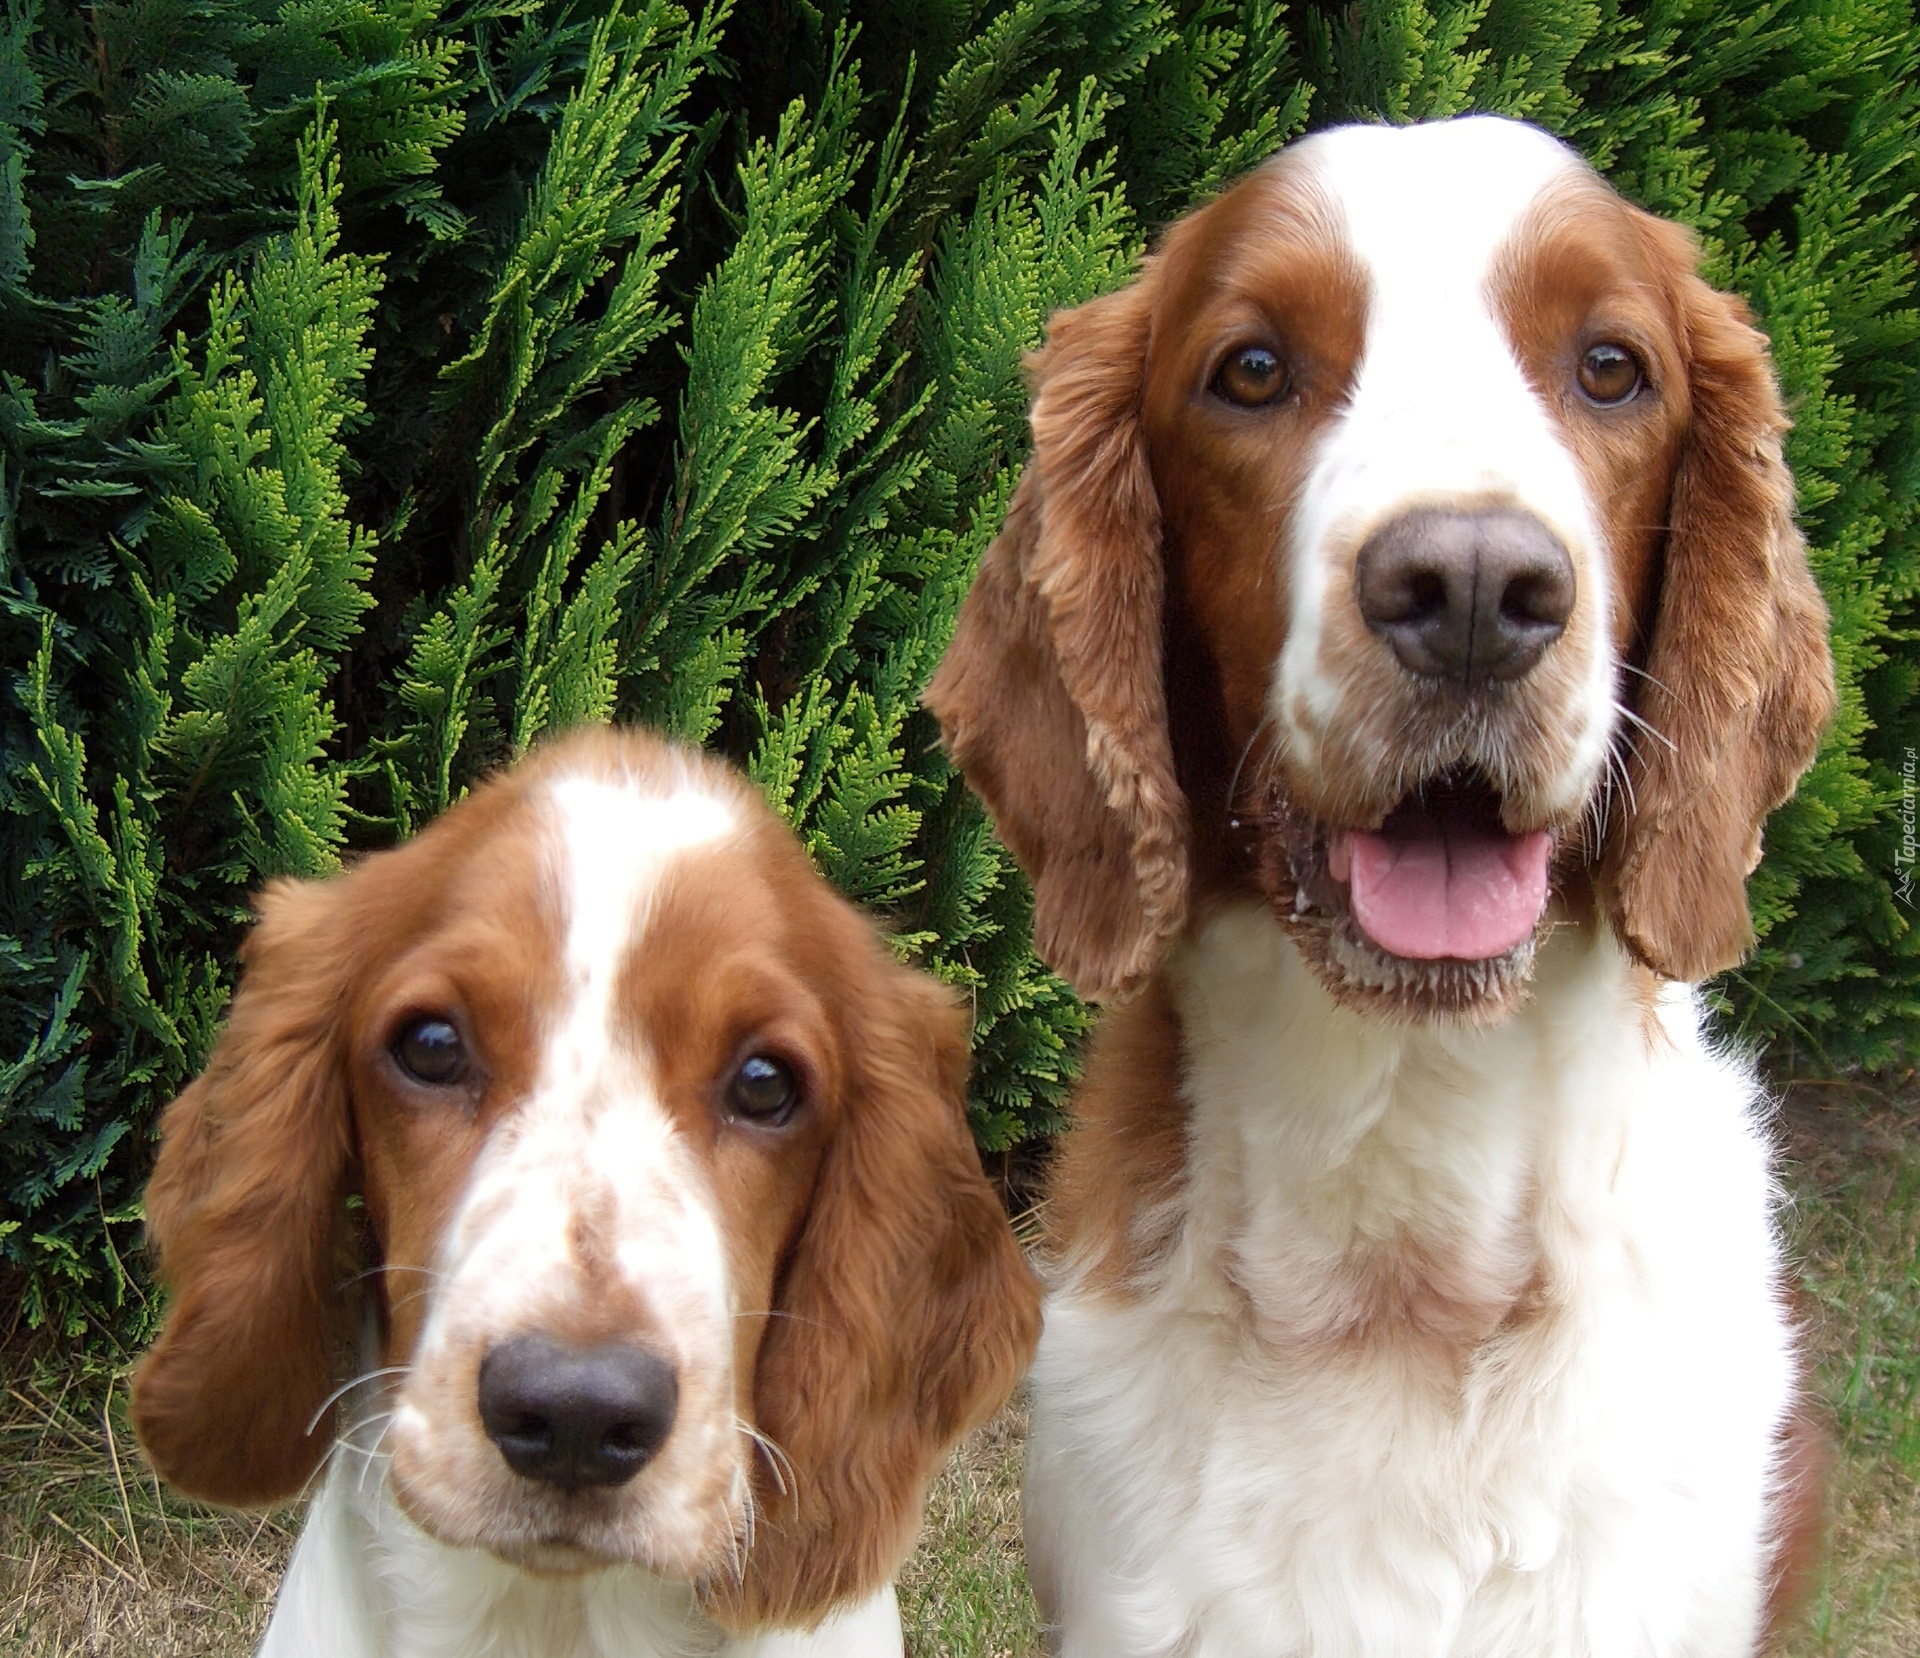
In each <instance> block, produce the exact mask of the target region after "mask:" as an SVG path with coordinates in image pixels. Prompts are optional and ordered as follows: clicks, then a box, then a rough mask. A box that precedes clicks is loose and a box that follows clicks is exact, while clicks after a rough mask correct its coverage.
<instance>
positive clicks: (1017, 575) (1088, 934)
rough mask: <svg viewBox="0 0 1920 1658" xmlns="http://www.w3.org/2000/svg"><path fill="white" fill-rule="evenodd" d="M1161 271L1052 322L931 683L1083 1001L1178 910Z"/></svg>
mask: <svg viewBox="0 0 1920 1658" xmlns="http://www.w3.org/2000/svg"><path fill="white" fill-rule="evenodd" d="M1154 280H1155V278H1154V273H1153V270H1152V268H1151V266H1149V268H1148V270H1147V271H1146V272H1145V274H1143V275H1142V276H1141V277H1140V278H1139V280H1137V281H1136V282H1134V283H1133V284H1132V285H1131V286H1130V287H1127V288H1123V289H1122V290H1120V292H1118V293H1116V294H1110V295H1108V296H1107V297H1106V298H1104V299H1097V300H1093V301H1091V302H1089V303H1088V304H1085V305H1082V306H1080V307H1079V308H1078V309H1076V310H1073V311H1067V312H1063V313H1062V314H1060V315H1059V316H1056V317H1055V318H1054V319H1053V322H1052V325H1051V327H1050V329H1049V332H1048V339H1047V344H1046V346H1045V348H1044V349H1043V350H1041V351H1040V352H1039V353H1038V354H1037V355H1036V356H1035V357H1034V359H1033V361H1032V370H1033V375H1034V380H1035V384H1036V388H1037V390H1036V395H1035V398H1034V404H1033V415H1032V421H1033V440H1034V450H1033V458H1032V460H1031V461H1030V462H1029V463H1028V466H1027V471H1026V475H1025V477H1023V478H1022V479H1021V481H1020V487H1019V488H1018V490H1016V491H1015V493H1014V497H1013V504H1012V506H1011V508H1010V509H1009V511H1008V513H1007V520H1006V524H1005V526H1004V527H1003V528H1002V530H1001V531H1000V534H999V536H998V538H997V539H996V540H995V541H994V543H993V545H992V546H991V547H989V548H988V549H987V553H986V556H985V558H983V559H982V560H981V563H980V572H979V575H978V576H977V577H976V578H975V580H974V584H973V590H972V591H971V592H970V593H969V594H968V596H967V600H966V603H965V605H964V606H963V607H962V609H961V612H960V620H959V624H958V626H957V627H956V628H955V630H954V635H953V643H952V644H951V645H950V646H949V647H948V650H947V654H946V658H945V660H944V661H942V663H941V664H940V669H939V671H938V672H937V673H936V674H935V675H934V678H933V682H932V684H930V685H929V686H928V687H927V696H926V701H927V706H928V707H929V708H931V709H932V710H933V712H934V713H935V715H937V716H938V718H939V720H940V725H941V729H942V731H943V732H944V734H945V737H946V743H947V748H948V751H949V752H950V753H951V754H952V755H953V757H954V760H955V761H956V763H957V764H958V765H959V766H960V768H961V770H962V771H963V772H965V774H966V777H967V781H968V782H969V783H971V784H972V785H973V787H974V788H975V789H976V790H977V791H978V792H979V794H980V796H981V798H982V799H984V800H985V801H986V803H987V806H988V809H989V810H990V811H991V812H992V813H993V817H994V822H995V824H996V826H997V827H998V828H999V831H1000V834H1001V837H1002V838H1003V839H1004V840H1005V841H1006V843H1007V845H1008V846H1009V847H1010V848H1011V849H1012V851H1013V855H1014V856H1015V857H1016V858H1018V859H1019V860H1020V863H1021V865H1022V867H1023V868H1024V869H1025V870H1026V872H1027V874H1028V875H1029V877H1031V879H1032V881H1033V885H1034V943H1035V946H1036V948H1037V949H1038V950H1039V952H1040V955H1041V956H1042V957H1043V958H1044V959H1045V960H1046V961H1047V962H1048V963H1050V964H1051V965H1052V966H1053V967H1054V968H1055V969H1056V970H1057V971H1058V972H1059V973H1061V974H1062V975H1063V976H1064V977H1065V978H1066V979H1067V980H1068V981H1069V982H1070V983H1072V985H1073V986H1074V988H1075V989H1076V990H1078V991H1079V992H1080V993H1081V994H1082V995H1083V996H1087V997H1092V998H1103V997H1122V996H1125V995H1127V994H1128V993H1130V992H1131V991H1133V990H1135V989H1137V988H1138V986H1139V985H1140V984H1141V983H1142V982H1143V981H1144V980H1145V978H1146V977H1147V975H1148V974H1149V973H1150V972H1151V971H1152V970H1153V968H1154V965H1155V964H1156V963H1157V961H1158V960H1159V958H1160V955H1161V953H1162V951H1163V950H1164V949H1165V947H1166V945H1167V943H1168V942H1169V940H1171V939H1172V938H1173V937H1175V936H1176V935H1177V934H1178V933H1179V931H1180V929H1181V928H1182V926H1183V925H1184V924H1185V921H1186V910H1187V860H1188V840H1187V806H1186V801H1185V799H1184V798H1183V797H1182V795H1181V793H1180V788H1179V785H1178V783H1177V782H1176V781H1175V778H1174V768H1173V752H1172V747H1171V744H1170V742H1169V739H1168V734H1167V707H1166V689H1165V677H1164V673H1163V663H1162V654H1163V642H1162V635H1161V611H1162V586H1163V582H1164V575H1163V569H1162V564H1161V557H1160V508H1159V502H1158V500H1157V499H1156V497H1155V494H1154V488H1153V477H1152V473H1151V471H1150V470H1149V467H1148V463H1147V454H1146V446H1145V442H1144V439H1143V437H1142V435H1141V430H1140V396H1141V378H1142V373H1143V368H1144V364H1145V360H1146V352H1147V331H1148V320H1149V315H1150V311H1151V306H1152V293H1153V285H1154Z"/></svg>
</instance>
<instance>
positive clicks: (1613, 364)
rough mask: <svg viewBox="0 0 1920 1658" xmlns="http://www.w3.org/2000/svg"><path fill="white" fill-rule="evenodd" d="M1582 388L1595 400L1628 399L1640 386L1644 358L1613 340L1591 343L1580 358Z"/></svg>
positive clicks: (1619, 401)
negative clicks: (1640, 358)
mask: <svg viewBox="0 0 1920 1658" xmlns="http://www.w3.org/2000/svg"><path fill="white" fill-rule="evenodd" d="M1579 379H1580V389H1581V390H1582V391H1583V392H1585V393H1586V394H1587V397H1588V398H1589V399H1590V400H1591V401H1592V402H1595V403H1624V402H1626V400H1627V399H1628V398H1629V397H1631V396H1633V394H1634V393H1635V392H1637V391H1638V390H1639V389H1640V360H1639V359H1638V358H1637V357H1635V356H1634V354H1633V353H1632V352H1631V351H1629V350H1628V349H1627V348H1626V347H1625V346H1624V345H1615V344H1614V343H1613V342H1612V341H1611V340H1606V341H1603V342H1602V343H1601V344H1599V345H1593V346H1588V347H1587V354H1586V356H1584V357H1582V358H1581V359H1580V373H1579Z"/></svg>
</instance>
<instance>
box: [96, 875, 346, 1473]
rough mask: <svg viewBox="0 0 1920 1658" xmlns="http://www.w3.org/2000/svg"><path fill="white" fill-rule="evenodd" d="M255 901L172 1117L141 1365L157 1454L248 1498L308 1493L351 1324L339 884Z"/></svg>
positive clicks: (276, 887)
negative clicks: (229, 983) (343, 1225)
mask: <svg viewBox="0 0 1920 1658" xmlns="http://www.w3.org/2000/svg"><path fill="white" fill-rule="evenodd" d="M259 911H260V921H259V924H258V925H257V926H256V927H255V929H254V931H253V934H252V936H251V937H250V938H249V939H248V940H247V943H246V946H245V948H244V950H243V952H242V956H243V960H244V961H245V963H246V970H245V974H244V976H243V978H242V980H241V983H240V988H239V990H238V991H237V992H236V994H235V996H234V1001H233V1009H232V1013H231V1015H230V1016H229V1018H228V1020H227V1027H226V1030H225V1032H224V1033H223V1034H222V1035H221V1037H220V1041H219V1043H218V1045H217V1046H216V1047H215V1049H214V1051H213V1058H212V1059H211V1060H210V1061H209V1062H208V1064H207V1068H206V1070H205V1072H204V1073H203V1074H202V1075H201V1076H200V1078H199V1080H198V1081H196V1082H195V1083H193V1084H192V1086H190V1087H189V1088H188V1089H187V1090H186V1092H185V1093H183V1094H182V1095H181V1096H180V1097H179V1098H178V1099H177V1100H175V1101H174V1102H173V1104H172V1105H170V1106H168V1107H167V1110H166V1112H165V1114H164V1115H163V1116H162V1118H161V1121H160V1156H159V1160H158V1162H157V1163H156V1164H155V1166H154V1171H153V1179H152V1181H151V1182H150V1183H149V1184H148V1186H147V1195H146V1208H147V1231H148V1236H149V1239H150V1241H151V1243H152V1245H153V1248H154V1250H155V1253H156V1255H157V1258H158V1266H159V1276H160V1281H161V1283H162V1284H163V1285H164V1286H165V1288H166V1289H167V1291H168V1293H169V1297H170V1305H169V1306H168V1309H167V1315H166V1323H165V1325H164V1327H163V1328H162V1329H161V1332H160V1336H159V1339H158V1340H157V1341H156V1342H155V1343H154V1344H153V1347H152V1349H151V1350H150V1351H149V1352H148V1353H147V1355H146V1356H145V1357H144V1358H143V1359H142V1360H141V1361H140V1364H139V1367H138V1369H136V1370H135V1372H134V1378H133V1420H134V1426H135V1428H136V1430H137V1431H138V1433H139V1436H140V1442H141V1444H142V1445H144V1446H145V1447H146V1451H147V1455H148V1456H149V1457H151V1458H152V1460H153V1465H154V1467H155V1468H157V1469H158V1470H159V1471H160V1473H161V1475H162V1476H163V1477H164V1478H165V1479H166V1480H167V1481H168V1483H170V1484H172V1485H174V1486H176V1487H177V1488H178V1489H180V1490H181V1491H183V1492H186V1493H187V1494H188V1495H190V1496H195V1497H204V1498H207V1499H209V1500H211V1501H214V1502H222V1503H236V1504H243V1505H244V1504H254V1503H266V1502H273V1501H276V1500H278V1499H280V1498H283V1497H290V1496H292V1495H294V1494H295V1493H297V1492H298V1491H299V1490H300V1488H301V1486H302V1484H303V1483H304V1482H305V1481H306V1479H307V1476H308V1475H309V1474H311V1473H312V1472H313V1469H314V1467H315V1465H316V1464H317V1463H318V1462H319V1460H320V1457H321V1455H322V1453H323V1452H324V1451H325V1450H326V1449H327V1447H328V1446H329V1445H331V1444H332V1443H333V1430H332V1425H331V1424H332V1418H331V1413H330V1412H328V1413H326V1414H325V1415H322V1406H323V1405H324V1404H325V1402H326V1399H327V1394H328V1390H329V1389H330V1388H331V1386H332V1384H333V1370H334V1358H335V1355H336V1353H337V1351H338V1349H339V1344H340V1342H341V1339H342V1337H343V1335H344V1334H345V1332H344V1331H343V1329H342V1327H341V1326H342V1318H343V1314H342V1311H341V1306H340V1301H339V1297H338V1295H337V1293H336V1289H335V1284H334V1278H335V1273H336V1260H335V1253H336V1224H337V1219H338V1216H339V1214H340V1210H341V1206H342V1201H343V1191H342V1183H343V1179H344V1173H345V1170H346V1167H347V1161H348V1155H349V1150H350V1146H351V1127H350V1123H349V1114H348V1104H347V1098H346V1091H345V1085H344V1082H343V1080H342V1074H341V1068H340V1064H339V1060H338V1058H337V1056H336V1054H335V1052H334V1037H333V1025H334V1020H335V1018H336V1016H337V1012H338V985H339V983H340V982H341V981H342V979H343V977H344V973H345V963H344V959H343V956H344V952H343V947H342V941H341V939H340V938H339V936H338V935H339V933H340V931H341V929H339V928H338V927H337V926H335V925H334V924H333V920H334V914H335V906H334V903H333V900H332V895H331V893H330V891H329V887H328V886H327V885H323V884H320V883H314V884H302V883H298V882H294V881H277V882H275V883H274V884H273V885H272V886H270V887H269V888H268V889H267V890H266V891H265V892H264V893H263V894H262V895H261V897H260V900H259ZM316 1418H318V1420H317V1421H316Z"/></svg>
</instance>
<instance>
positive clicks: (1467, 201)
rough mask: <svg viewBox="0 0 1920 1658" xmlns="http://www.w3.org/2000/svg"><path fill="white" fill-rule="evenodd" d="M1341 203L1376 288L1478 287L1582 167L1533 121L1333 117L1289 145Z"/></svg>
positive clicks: (1291, 154) (1293, 162) (1295, 162)
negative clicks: (1413, 122) (1393, 123)
mask: <svg viewBox="0 0 1920 1658" xmlns="http://www.w3.org/2000/svg"><path fill="white" fill-rule="evenodd" d="M1284 158H1285V162H1286V165H1287V166H1288V167H1289V168H1293V169H1299V170H1300V171H1301V172H1302V173H1303V174H1304V175H1305V176H1306V177H1308V178H1311V179H1312V181H1313V182H1314V184H1315V185H1316V186H1317V187H1318V190H1319V192H1320V193H1321V194H1322V195H1323V197H1324V198H1325V199H1326V200H1327V201H1328V202H1329V203H1330V204H1332V205H1333V206H1334V207H1335V208H1336V209H1337V211H1338V215H1339V217H1340V219H1341V221H1342V229H1343V231H1344V234H1345V240H1346V243H1347V246H1348V248H1349V249H1350V251H1351V252H1352V253H1353V254H1354V255H1355V256H1356V257H1357V258H1358V259H1359V260H1360V261H1361V262H1362V263H1363V264H1364V265H1365V266H1366V268H1367V271H1368V275H1369V276H1370V278H1371V279H1372V286H1373V288H1374V290H1375V292H1376V293H1381V292H1383V291H1392V290H1396V289H1401V288H1403V287H1413V288H1416V289H1418V290H1419V291H1420V292H1422V293H1425V294H1429V295H1434V296H1436V297H1437V296H1439V295H1442V294H1444V293H1446V292H1448V291H1450V290H1455V289H1458V288H1465V289H1467V290H1468V291H1476V292H1477V291H1479V290H1480V289H1481V288H1482V286H1483V284H1484V283H1485V280H1486V277H1487V275H1488V273H1489V271H1490V270H1491V268H1492V266H1493V263H1494V260H1495V259H1496V257H1497V256H1498V254H1499V253H1500V251H1501V249H1502V248H1503V247H1504V246H1505V245H1506V244H1507V242H1508V240H1509V238H1510V237H1511V236H1512V235H1513V233H1514V231H1515V230H1516V229H1517V228H1518V226H1519V225H1520V224H1521V222H1522V221H1523V220H1524V219H1525V217H1526V216H1527V213H1528V211H1529V209H1530V208H1532V206H1533V205H1534V203H1535V202H1536V201H1538V200H1539V198H1540V196H1541V194H1542V193H1543V192H1544V191H1546V190H1547V189H1549V188H1550V187H1551V186H1553V185H1555V184H1557V183H1560V182H1562V181H1564V180H1567V179H1569V178H1572V177H1579V176H1582V175H1585V174H1586V173H1587V168H1586V165H1585V163H1584V162H1583V161H1581V159H1580V158H1579V156H1577V155H1576V154H1575V153H1574V152H1573V151H1572V150H1570V149H1568V148H1567V147H1566V146H1565V145H1564V144H1562V143H1560V141H1559V140H1558V139H1556V138H1553V137H1551V136H1550V135H1549V134H1547V133H1544V132H1542V131H1541V130H1540V129H1539V128H1537V127H1530V126H1526V125H1524V124H1522V123H1521V122H1518V121H1508V120H1503V119H1501V118H1499V117H1497V116H1470V117H1466V118H1464V119H1461V120H1455V121H1439V122H1432V123H1429V124H1426V125H1421V126H1409V127H1387V126H1366V127H1336V128H1332V129H1330V130H1328V131H1325V132H1320V133H1316V134H1314V135H1313V136H1312V137H1311V138H1306V139H1303V140H1302V141H1301V142H1300V143H1298V144H1296V145H1294V146H1292V147H1291V148H1290V149H1289V150H1287V151H1285V152H1284Z"/></svg>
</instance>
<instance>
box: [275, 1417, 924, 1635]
mask: <svg viewBox="0 0 1920 1658" xmlns="http://www.w3.org/2000/svg"><path fill="white" fill-rule="evenodd" d="M901 1652H902V1647H901V1639H900V1613H899V1607H898V1604H897V1602H896V1601H895V1599H894V1593H893V1589H892V1586H891V1585H889V1586H888V1587H887V1588H885V1589H882V1590H881V1591H880V1592H879V1593H878V1594H876V1595H874V1596H872V1597H871V1598H870V1599H868V1600H866V1601H863V1602H862V1603H861V1604H860V1605H858V1606H854V1607H849V1608H847V1609H845V1610H844V1611H841V1612H838V1613H836V1614H835V1615H834V1616H832V1617H830V1618H828V1619H827V1620H826V1621H825V1622H824V1623H822V1624H821V1625H820V1627H819V1628H818V1629H816V1630H813V1631H811V1632H800V1631H773V1632H769V1633H766V1634H762V1635H755V1636H748V1637H746V1638H745V1639H741V1640H730V1639H728V1638H727V1637H726V1636H725V1635H724V1634H723V1633H722V1632H721V1631H720V1630H719V1629H718V1628H716V1627H715V1626H714V1624H713V1623H712V1622H710V1621H709V1620H708V1619H706V1618H705V1617H703V1616H701V1614H700V1613H699V1611H698V1610H697V1609H696V1608H695V1606H694V1604H693V1596H692V1594H691V1592H690V1591H689V1590H688V1589H687V1587H686V1586H685V1585H684V1584H675V1583H667V1582H664V1581H662V1580H661V1579H660V1578H657V1577H654V1576H651V1575H650V1574H648V1573H646V1572H643V1571H640V1570H638V1569H637V1568H633V1567H619V1568H614V1569H611V1570H608V1571H605V1572H600V1573H596V1574H592V1575H589V1576H585V1577H572V1578H551V1577H549V1578H540V1577H533V1576H530V1575H528V1574H526V1573H524V1572H519V1571H516V1570H515V1569H514V1568H513V1567H511V1566H508V1565H506V1564H505V1563H504V1562H502V1561H499V1560H496V1559H495V1558H494V1557H493V1556H491V1555H488V1554H484V1553H482V1552H480V1551H479V1550H475V1549H455V1548H449V1547H447V1546H446V1545H445V1544H443V1543H437V1542H435V1541H434V1540H433V1539H432V1538H431V1537H429V1536H428V1535H427V1534H426V1533H425V1532H423V1531H422V1530H421V1529H420V1528H419V1527H418V1526H416V1525H414V1524H413V1523H412V1521H410V1520H408V1519H407V1517H406V1516H405V1515H404V1514H402V1513H401V1512H400V1511H399V1510H398V1509H397V1508H396V1507H395V1506H394V1504H393V1499H392V1493H391V1491H390V1490H389V1489H388V1487H387V1485H386V1482H385V1481H384V1479H382V1478H380V1477H378V1475H377V1473H376V1472H375V1471H373V1470H371V1469H369V1468H368V1466H367V1465H366V1464H365V1462H364V1460H363V1458H362V1457H361V1456H359V1455H357V1454H355V1453H354V1452H352V1451H347V1452H346V1453H344V1454H342V1455H340V1456H338V1457H336V1458H335V1460H334V1462H333V1464H332V1466H331V1467H330V1468H329V1470H328V1473H327V1477H326V1480H325V1482H324V1484H323V1485H322V1486H321V1489H320V1494H319V1495H318V1496H317V1497H316V1498H315V1499H314V1503H313V1507H312V1508H311V1509H310V1510H309V1512H308V1515H307V1523H306V1526H305V1527H304V1529H303V1530H302V1531H301V1534H300V1542H299V1544H298V1546H297V1547H296V1548H295V1549H294V1554H293V1560H292V1562H291V1564H290V1565H289V1566H288V1568H287V1575H286V1579H285V1581H284V1582H283V1583H282V1585H281V1589H280V1598H279V1600H278V1601H277V1602H276V1604H275V1606H274V1613H273V1623H272V1626H271V1628H269V1630H268V1631H267V1637H266V1640H265V1642H264V1643H263V1644H262V1646H261V1648H260V1658H483V1655H484V1658H901Z"/></svg>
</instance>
